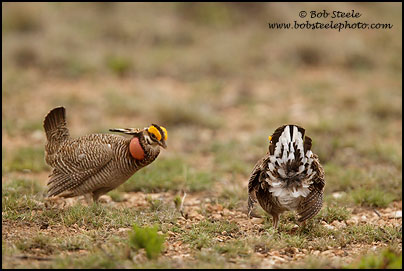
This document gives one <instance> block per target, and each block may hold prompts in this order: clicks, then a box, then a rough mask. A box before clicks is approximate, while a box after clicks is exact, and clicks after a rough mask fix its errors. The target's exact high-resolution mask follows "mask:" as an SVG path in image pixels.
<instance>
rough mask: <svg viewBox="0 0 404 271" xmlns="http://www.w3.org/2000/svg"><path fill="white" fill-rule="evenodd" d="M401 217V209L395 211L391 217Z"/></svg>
mask: <svg viewBox="0 0 404 271" xmlns="http://www.w3.org/2000/svg"><path fill="white" fill-rule="evenodd" d="M402 217H403V212H402V211H396V212H394V213H393V218H402Z"/></svg>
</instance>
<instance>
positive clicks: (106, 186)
mask: <svg viewBox="0 0 404 271" xmlns="http://www.w3.org/2000/svg"><path fill="white" fill-rule="evenodd" d="M44 129H45V133H46V138H47V143H46V145H45V161H46V163H47V164H48V165H50V166H51V167H52V168H53V171H52V174H51V175H50V176H49V177H50V178H49V180H48V197H52V196H60V197H75V196H79V195H86V196H88V195H90V196H92V198H93V200H94V201H97V200H98V198H99V197H100V196H101V195H103V194H105V193H107V192H109V191H110V190H112V189H114V188H116V187H118V186H119V185H121V184H122V183H124V182H125V181H126V180H128V179H129V177H131V176H132V175H133V174H134V173H135V172H136V171H137V170H139V169H141V168H143V167H145V166H147V165H148V164H150V163H152V162H153V161H154V160H155V159H156V158H157V156H158V155H159V153H160V147H163V148H166V140H167V130H166V129H165V128H164V127H162V126H159V125H156V124H152V125H151V126H150V127H148V128H144V129H135V128H125V129H109V130H110V131H112V132H120V133H124V134H127V135H131V136H132V137H130V138H128V137H124V136H121V135H114V134H90V135H85V136H81V137H78V138H71V137H70V136H69V130H68V128H67V126H66V110H65V108H64V107H57V108H54V109H53V110H51V111H50V112H49V113H48V114H47V115H46V117H45V120H44Z"/></svg>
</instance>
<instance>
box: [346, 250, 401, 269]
mask: <svg viewBox="0 0 404 271" xmlns="http://www.w3.org/2000/svg"><path fill="white" fill-rule="evenodd" d="M402 267H403V255H402V254H401V253H397V252H395V251H393V250H392V249H385V250H383V251H381V252H379V253H377V254H375V253H372V254H367V255H365V256H363V257H362V258H361V259H360V260H359V261H358V262H355V263H353V264H351V265H348V266H345V268H356V269H402Z"/></svg>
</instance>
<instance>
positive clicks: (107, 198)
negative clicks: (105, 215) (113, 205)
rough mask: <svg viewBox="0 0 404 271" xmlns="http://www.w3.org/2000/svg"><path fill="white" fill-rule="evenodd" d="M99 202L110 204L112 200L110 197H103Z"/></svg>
mask: <svg viewBox="0 0 404 271" xmlns="http://www.w3.org/2000/svg"><path fill="white" fill-rule="evenodd" d="M98 200H99V201H100V202H102V203H110V202H111V201H112V198H111V197H110V196H108V195H102V196H101V197H100V198H99V199H98Z"/></svg>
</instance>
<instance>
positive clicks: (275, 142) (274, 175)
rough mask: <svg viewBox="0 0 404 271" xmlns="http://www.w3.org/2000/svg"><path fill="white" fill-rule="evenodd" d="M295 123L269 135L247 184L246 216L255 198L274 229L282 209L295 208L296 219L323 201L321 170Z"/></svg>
mask: <svg viewBox="0 0 404 271" xmlns="http://www.w3.org/2000/svg"><path fill="white" fill-rule="evenodd" d="M304 133H305V130H304V129H303V128H302V127H299V126H297V125H283V126H282V127H279V128H278V129H276V130H275V132H274V133H273V135H272V136H270V137H269V140H270V144H269V151H268V153H267V154H266V155H265V156H264V157H263V158H262V159H260V160H259V161H258V162H257V164H256V165H255V167H254V169H253V171H252V173H251V176H250V180H249V183H248V215H249V216H250V214H251V211H252V208H253V206H254V203H255V202H256V200H257V199H258V202H259V204H260V205H261V207H262V208H263V209H264V210H265V211H266V212H267V213H268V214H271V215H272V217H273V220H274V228H277V226H278V222H279V215H280V214H281V213H282V212H284V211H288V210H291V211H297V213H298V215H299V222H304V221H306V220H307V219H310V218H312V217H313V216H315V215H316V214H317V213H318V212H319V211H320V209H321V207H322V204H323V190H324V185H325V180H324V170H323V168H322V167H321V165H320V162H319V159H318V156H317V155H315V154H314V153H312V151H311V138H310V137H308V136H305V135H304Z"/></svg>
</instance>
